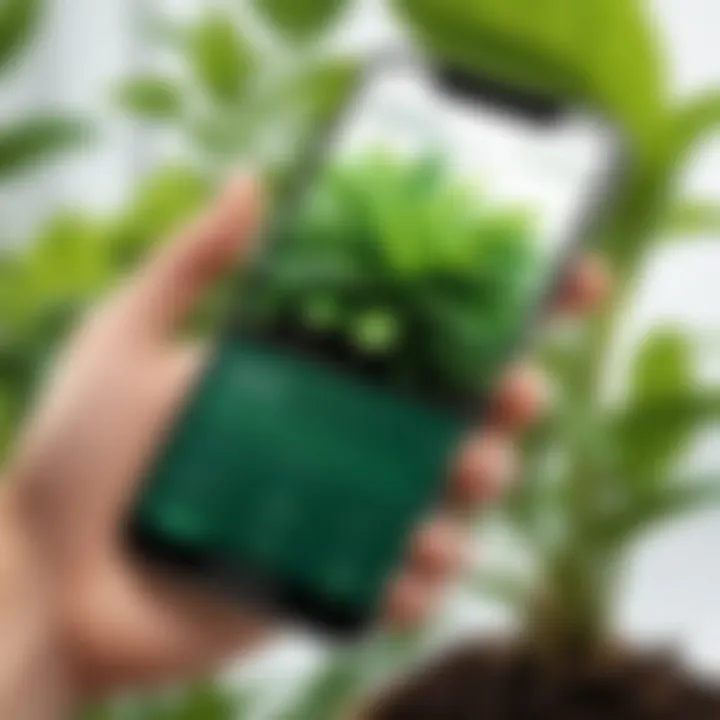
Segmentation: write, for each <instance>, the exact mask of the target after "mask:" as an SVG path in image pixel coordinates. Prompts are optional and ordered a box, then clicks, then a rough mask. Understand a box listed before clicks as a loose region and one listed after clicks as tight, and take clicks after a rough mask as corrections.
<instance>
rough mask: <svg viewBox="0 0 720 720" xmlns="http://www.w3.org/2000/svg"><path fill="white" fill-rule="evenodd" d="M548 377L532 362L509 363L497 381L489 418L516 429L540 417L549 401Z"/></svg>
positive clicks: (513, 429)
mask: <svg viewBox="0 0 720 720" xmlns="http://www.w3.org/2000/svg"><path fill="white" fill-rule="evenodd" d="M550 398H551V393H550V386H549V383H548V381H547V378H546V377H545V376H544V375H543V374H542V373H541V372H540V371H539V370H538V369H537V368H536V367H534V366H533V365H529V364H527V363H518V364H516V365H515V366H513V367H511V368H510V369H509V370H508V372H507V373H506V375H505V377H504V379H503V380H502V382H501V384H500V390H499V392H498V394H497V399H496V400H495V402H494V404H493V406H492V409H491V413H490V418H491V421H492V423H493V424H494V425H495V426H496V427H498V428H503V429H504V430H507V431H508V432H519V431H521V430H523V429H525V428H526V427H528V426H529V425H531V424H532V423H533V422H534V421H535V420H537V418H538V417H540V416H541V415H542V414H543V412H544V411H545V410H546V408H547V406H548V405H549V404H550Z"/></svg>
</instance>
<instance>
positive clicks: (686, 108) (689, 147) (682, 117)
mask: <svg viewBox="0 0 720 720" xmlns="http://www.w3.org/2000/svg"><path fill="white" fill-rule="evenodd" d="M718 131H720V90H713V91H711V92H706V93H703V94H702V95H699V96H698V97H696V98H694V99H693V100H691V101H689V102H687V103H686V104H685V105H683V106H682V107H681V108H680V109H679V110H678V111H677V112H676V114H675V116H674V118H673V126H672V137H671V141H670V158H669V161H670V162H672V163H673V164H674V165H675V166H680V165H682V164H684V163H685V162H686V161H687V160H688V159H689V158H688V156H689V155H690V153H692V151H693V150H695V149H696V148H698V147H699V145H700V144H701V143H702V142H703V141H704V140H705V139H707V138H708V137H709V136H710V135H711V134H712V133H714V132H718Z"/></svg>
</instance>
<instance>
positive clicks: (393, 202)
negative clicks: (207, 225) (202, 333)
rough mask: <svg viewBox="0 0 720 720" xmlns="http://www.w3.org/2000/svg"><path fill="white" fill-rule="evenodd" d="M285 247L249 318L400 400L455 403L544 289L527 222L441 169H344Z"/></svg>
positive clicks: (367, 165) (326, 180)
mask: <svg viewBox="0 0 720 720" xmlns="http://www.w3.org/2000/svg"><path fill="white" fill-rule="evenodd" d="M301 205H302V207H301V209H300V211H299V213H298V214H297V216H296V217H295V218H294V219H293V220H292V222H290V223H288V224H287V225H286V227H285V228H284V229H281V230H280V231H279V233H278V237H276V238H275V241H274V242H273V243H272V246H271V249H270V251H269V252H268V253H267V255H266V262H265V263H264V265H265V267H266V268H267V269H266V271H265V273H264V274H263V277H264V279H263V281H262V282H261V283H258V285H257V288H258V289H257V291H256V292H255V293H253V295H252V298H251V300H250V301H249V302H248V307H250V308H252V309H251V311H250V314H251V317H253V318H254V319H255V321H260V325H261V327H263V328H265V329H268V328H270V330H271V331H272V333H273V334H274V335H276V336H277V337H279V339H281V340H282V341H284V342H286V343H287V342H289V343H290V344H293V345H296V346H297V345H299V346H302V347H305V348H309V349H310V350H312V351H313V353H314V354H315V355H317V354H320V356H323V357H326V358H329V359H339V360H340V361H342V362H343V363H351V364H352V365H353V366H355V367H358V366H360V367H361V369H362V370H363V371H364V372H365V374H366V375H367V374H368V373H372V374H373V376H374V377H376V378H380V379H381V380H382V381H383V383H384V384H387V385H390V386H392V387H393V388H395V387H402V388H403V389H405V390H406V391H408V392H410V393H412V394H416V395H422V396H424V397H431V398H433V399H437V400H440V401H447V402H455V401H456V400H460V399H466V398H468V396H469V395H471V394H472V393H474V392H476V391H480V390H481V389H482V385H481V384H479V382H480V383H481V381H482V379H483V378H489V377H491V376H492V374H493V371H494V370H495V369H496V366H497V364H498V363H500V362H502V360H503V359H504V357H503V356H504V355H505V354H506V353H507V352H508V349H509V347H508V346H509V343H511V342H512V340H513V339H514V335H515V334H516V331H517V330H518V328H519V325H520V323H521V321H522V317H523V314H524V313H525V312H526V306H527V301H528V299H529V293H531V292H532V288H533V286H534V285H535V284H536V283H535V281H536V280H537V272H536V270H537V268H538V267H539V265H538V260H539V257H538V255H539V254H538V250H537V248H536V243H535V242H534V237H533V225H532V215H531V213H530V212H529V211H528V210H526V209H525V208H522V207H517V206H514V205H512V206H507V207H503V206H500V207H498V206H495V205H494V204H493V203H490V202H488V201H487V200H485V199H484V198H483V193H482V190H481V189H478V188H477V187H475V184H474V183H469V182H467V181H465V180H461V179H459V178H456V177H454V176H452V175H451V173H450V172H449V171H448V169H447V168H446V167H445V165H444V163H443V162H442V161H441V160H440V159H438V158H436V157H421V158H417V157H416V158H407V157H403V156H400V155H397V154H396V155H393V154H392V153H390V152H389V151H386V150H380V149H377V150H373V151H370V152H367V151H366V152H363V153H362V154H361V155H359V156H353V157H351V158H347V159H344V160H341V161H339V162H337V163H336V164H335V165H333V166H332V167H330V168H329V169H328V170H326V171H325V173H324V174H323V175H322V177H321V178H320V180H319V182H318V183H317V185H316V187H315V188H314V189H313V190H312V191H311V192H310V193H309V196H308V197H307V198H306V199H305V200H304V202H303V203H301Z"/></svg>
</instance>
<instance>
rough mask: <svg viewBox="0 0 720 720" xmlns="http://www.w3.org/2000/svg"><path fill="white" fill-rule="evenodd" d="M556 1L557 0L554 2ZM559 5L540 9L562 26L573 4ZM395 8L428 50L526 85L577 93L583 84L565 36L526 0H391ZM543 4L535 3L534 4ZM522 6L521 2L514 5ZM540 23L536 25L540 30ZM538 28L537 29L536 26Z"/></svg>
mask: <svg viewBox="0 0 720 720" xmlns="http://www.w3.org/2000/svg"><path fill="white" fill-rule="evenodd" d="M556 4H557V3H556ZM560 4H561V5H562V7H560V6H558V7H556V8H554V9H553V8H549V9H548V12H544V13H540V15H541V17H542V18H545V20H547V21H548V23H549V20H550V18H552V19H555V20H557V21H558V26H562V25H565V24H566V23H567V22H570V24H571V25H572V20H570V19H571V18H572V17H573V15H574V11H573V7H574V5H575V3H572V2H565V0H561V3H560ZM394 5H395V7H396V8H397V10H398V11H399V13H400V14H401V16H402V17H404V18H405V19H406V20H407V21H408V22H409V24H410V27H411V28H412V29H413V31H414V32H415V34H416V36H417V37H418V38H419V39H420V40H421V42H422V43H423V44H424V45H425V46H427V47H429V48H430V49H431V50H432V51H433V52H436V53H439V54H441V55H443V56H446V57H448V58H451V59H453V60H455V61H457V62H461V63H462V64H465V65H469V66H472V67H475V68H477V69H478V70H480V71H485V72H488V71H489V72H492V73H497V74H499V75H500V77H503V76H507V77H508V78H509V79H511V80H514V81H519V82H523V83H529V84H531V85H539V86H543V87H549V88H552V89H561V90H563V91H565V92H569V93H572V94H579V93H580V92H581V90H582V88H583V86H584V79H583V78H584V73H583V72H582V68H580V67H578V66H577V64H576V63H575V64H573V63H572V48H571V46H570V44H569V42H568V39H569V38H570V37H571V36H572V32H570V33H566V34H565V37H564V39H562V38H560V39H559V38H558V34H559V33H558V32H557V31H556V30H555V31H553V30H551V31H549V32H548V31H547V27H548V23H545V22H543V21H542V20H541V22H540V24H538V17H537V15H538V13H536V12H534V11H533V10H532V9H531V8H530V7H529V6H528V4H527V3H523V2H508V1H507V0H502V1H501V0H489V1H488V2H484V3H482V4H481V3H475V2H471V1H470V0H395V2H394ZM541 5H547V3H536V4H535V5H534V7H535V8H539V7H540V6H541ZM520 6H522V7H520ZM540 28H542V29H540ZM538 29H540V30H539V32H537V31H536V30H538Z"/></svg>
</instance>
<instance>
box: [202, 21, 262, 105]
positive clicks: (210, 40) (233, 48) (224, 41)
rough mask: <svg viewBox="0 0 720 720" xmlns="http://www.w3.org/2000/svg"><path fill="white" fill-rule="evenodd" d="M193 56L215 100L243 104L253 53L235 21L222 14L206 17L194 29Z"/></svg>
mask: <svg viewBox="0 0 720 720" xmlns="http://www.w3.org/2000/svg"><path fill="white" fill-rule="evenodd" d="M189 40H190V43H189V54H190V62H191V65H192V68H193V70H194V72H195V75H196V77H197V78H198V80H199V81H200V83H201V85H202V87H203V88H204V89H205V90H206V91H207V92H208V94H209V95H210V96H211V97H213V98H214V99H215V100H217V101H219V102H222V103H226V102H235V101H237V100H240V99H241V98H242V97H243V95H244V93H245V91H246V90H247V85H248V82H249V79H250V76H251V73H252V69H253V64H254V63H253V52H252V50H251V48H250V46H249V44H248V42H247V40H246V39H245V38H244V37H243V36H242V35H241V34H240V32H239V31H238V29H237V28H236V27H235V25H234V24H233V21H232V19H231V18H230V17H229V16H227V15H224V14H222V13H220V12H210V13H207V14H206V15H204V16H203V17H202V18H201V19H200V21H199V22H198V24H197V25H196V26H195V27H194V28H192V29H191V31H190V36H189Z"/></svg>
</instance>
